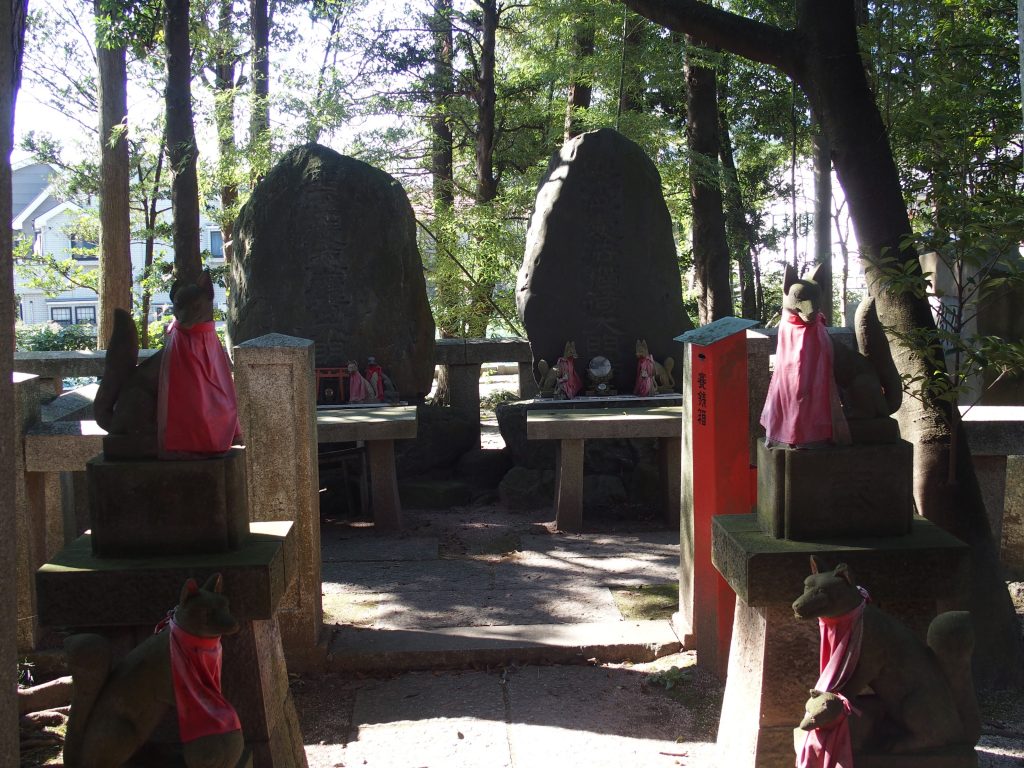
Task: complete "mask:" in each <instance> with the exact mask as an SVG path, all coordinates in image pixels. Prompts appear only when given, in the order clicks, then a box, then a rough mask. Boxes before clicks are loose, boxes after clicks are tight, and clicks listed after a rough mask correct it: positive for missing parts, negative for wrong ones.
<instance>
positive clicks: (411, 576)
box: [292, 504, 1024, 768]
mask: <svg viewBox="0 0 1024 768" xmlns="http://www.w3.org/2000/svg"><path fill="white" fill-rule="evenodd" d="M620 514H621V515H622V516H623V518H624V519H616V517H615V514H614V513H609V514H607V515H605V516H593V517H591V516H590V511H589V510H588V517H587V518H585V520H586V521H587V524H588V526H589V528H590V529H591V531H592V532H590V533H586V534H579V535H565V534H558V533H552V532H551V526H550V523H548V522H547V518H548V517H551V516H552V513H551V510H539V511H536V512H515V511H508V510H504V509H500V508H498V507H495V506H489V505H486V504H482V505H479V506H475V507H472V508H465V509H455V510H452V511H448V512H415V511H413V512H407V513H406V529H405V531H404V532H403V533H401V534H394V535H389V536H378V535H375V534H374V533H373V529H372V527H368V526H365V525H363V524H360V523H357V522H351V521H344V520H330V519H325V520H324V522H323V526H322V550H323V580H324V585H323V589H324V620H325V622H326V623H327V624H328V625H329V626H332V633H331V637H330V646H329V650H328V658H327V663H326V665H325V669H324V671H323V672H320V673H317V674H311V675H307V676H304V677H296V678H294V679H293V681H292V692H293V694H294V698H295V704H296V707H297V709H298V712H299V718H300V721H301V723H302V730H303V736H304V739H305V742H306V754H307V758H308V760H309V765H310V768H328V767H330V768H336V767H340V766H364V765H365V766H370V767H371V768H390V767H394V768H417V767H419V766H430V767H431V768H459V767H462V766H465V767H466V768H492V767H493V768H501V767H502V766H510V767H511V768H549V767H551V766H558V767H564V768H571V767H574V766H586V767H587V768H621V766H630V767H631V768H633V767H636V768H647V767H648V766H650V767H651V768H662V767H665V768H671V767H674V766H707V767H708V768H711V767H713V766H716V765H717V763H716V760H715V744H714V742H715V739H716V737H717V731H718V715H719V709H720V706H721V694H722V690H721V687H720V686H719V685H718V684H717V683H716V682H715V681H714V680H711V679H708V678H707V677H706V676H704V675H702V674H700V673H699V672H698V671H697V670H696V668H695V667H694V663H695V656H694V654H693V653H692V652H685V651H681V650H680V649H679V646H678V642H677V641H676V640H675V637H674V635H673V634H672V633H671V629H670V627H669V625H668V622H667V621H666V620H665V619H664V618H654V619H649V618H648V619H643V618H638V617H636V616H635V615H634V614H633V609H631V607H630V606H634V607H635V606H636V605H637V603H636V601H635V599H632V598H635V595H636V587H637V586H638V585H657V584H674V583H675V582H676V579H677V569H678V562H679V561H678V535H677V534H676V533H675V531H670V530H668V529H666V528H665V527H664V526H663V525H662V524H660V523H659V522H656V521H654V520H642V519H639V520H638V519H636V513H635V512H629V511H620ZM624 612H625V613H624ZM1020 699H1021V697H1020V696H1016V695H1014V696H1009V697H1007V696H1005V695H1004V696H1003V697H998V696H997V697H995V698H994V699H990V700H989V701H988V703H987V704H986V706H984V707H983V711H984V717H985V735H984V736H983V738H982V742H981V746H980V747H979V750H978V755H979V766H980V767H981V768H1010V766H1021V765H1024V702H1022V701H1021V700H1020ZM723 768H725V767H723Z"/></svg>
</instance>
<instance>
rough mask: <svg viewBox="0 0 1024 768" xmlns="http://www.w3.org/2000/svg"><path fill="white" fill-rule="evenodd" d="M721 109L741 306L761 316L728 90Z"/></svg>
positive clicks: (728, 220) (729, 230)
mask: <svg viewBox="0 0 1024 768" xmlns="http://www.w3.org/2000/svg"><path fill="white" fill-rule="evenodd" d="M726 82H727V76H726V75H725V73H723V77H722V83H723V86H722V88H721V89H720V90H721V91H725V88H726V85H725V83H726ZM718 104H719V109H718V126H719V135H720V138H721V151H720V154H721V159H722V176H723V182H724V183H723V187H724V194H725V224H726V234H727V235H728V238H729V246H730V248H731V249H732V251H733V252H735V254H736V263H737V265H738V267H739V269H738V272H739V278H740V306H741V307H742V312H743V317H745V318H747V319H748V320H758V319H760V315H759V314H758V311H757V293H756V289H755V282H756V281H755V279H754V259H753V245H754V232H753V228H752V227H751V226H750V221H749V220H748V219H747V209H746V206H745V205H744V204H743V190H742V189H740V179H739V174H738V173H737V171H736V159H735V157H734V154H733V148H732V134H731V132H730V130H729V117H728V115H727V114H726V107H725V104H726V98H725V94H724V93H722V94H721V98H720V99H719V102H718Z"/></svg>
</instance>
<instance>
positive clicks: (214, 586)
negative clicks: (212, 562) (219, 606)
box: [203, 573, 224, 593]
mask: <svg viewBox="0 0 1024 768" xmlns="http://www.w3.org/2000/svg"><path fill="white" fill-rule="evenodd" d="M203 589H205V590H206V591H207V592H218V593H219V592H223V591H224V578H223V577H222V576H221V575H220V574H219V573H215V574H213V575H212V576H211V577H210V578H208V579H207V580H206V583H205V584H203Z"/></svg>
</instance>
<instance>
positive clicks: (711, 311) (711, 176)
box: [685, 39, 733, 325]
mask: <svg viewBox="0 0 1024 768" xmlns="http://www.w3.org/2000/svg"><path fill="white" fill-rule="evenodd" d="M693 42H694V41H692V40H689V39H688V40H687V41H686V43H687V44H686V48H685V50H686V57H685V62H686V63H685V67H686V93H687V96H686V116H687V127H686V139H687V144H688V145H689V149H690V201H691V206H692V208H693V271H694V280H695V282H696V286H697V291H698V293H697V306H698V311H699V312H700V322H701V325H704V324H707V323H710V322H711V321H713V320H718V319H719V318H721V317H728V316H730V315H732V314H733V309H732V290H731V288H730V286H729V243H728V241H727V240H726V237H725V212H724V210H723V208H722V188H721V168H720V166H719V164H718V155H719V151H720V148H721V147H720V145H719V140H718V86H717V84H716V74H715V70H714V69H711V68H710V67H704V66H700V65H699V64H695V63H694V62H693V59H692V55H691V51H690V46H691V45H692V44H693Z"/></svg>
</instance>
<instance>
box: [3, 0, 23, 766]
mask: <svg viewBox="0 0 1024 768" xmlns="http://www.w3.org/2000/svg"><path fill="white" fill-rule="evenodd" d="M27 13H28V0H0V41H2V45H0V221H2V222H5V223H4V225H3V226H2V227H0V329H2V332H0V499H2V501H0V563H3V564H4V566H3V571H2V573H0V577H2V578H3V580H4V583H6V584H7V588H6V589H4V590H2V593H3V594H2V597H0V625H2V626H3V630H2V631H0V765H18V764H19V751H18V746H19V745H18V700H17V697H16V696H15V691H16V689H17V687H18V650H17V632H16V631H15V628H16V627H17V624H18V600H17V590H16V589H15V588H14V584H15V582H16V580H17V574H16V572H15V569H16V563H17V549H16V544H15V527H16V525H15V519H14V486H15V476H14V468H15V463H14V452H15V451H16V450H19V449H20V446H21V435H20V434H19V433H18V432H17V430H16V427H15V424H16V421H15V414H14V385H13V381H12V375H11V374H12V373H13V370H14V317H15V315H14V302H13V301H12V297H13V296H14V254H13V251H12V248H13V244H14V243H13V233H12V231H11V228H10V226H9V225H8V224H7V223H6V222H10V221H11V219H13V218H14V213H13V210H12V206H13V201H12V199H11V150H12V149H13V148H14V105H15V102H16V101H17V96H18V86H19V84H20V82H21V57H22V53H23V51H24V41H25V18H26V15H27ZM4 723H7V725H4Z"/></svg>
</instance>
